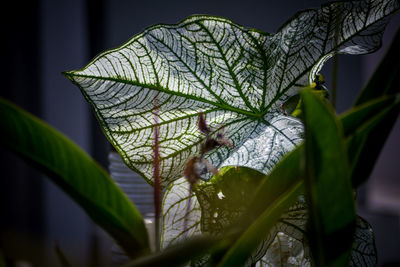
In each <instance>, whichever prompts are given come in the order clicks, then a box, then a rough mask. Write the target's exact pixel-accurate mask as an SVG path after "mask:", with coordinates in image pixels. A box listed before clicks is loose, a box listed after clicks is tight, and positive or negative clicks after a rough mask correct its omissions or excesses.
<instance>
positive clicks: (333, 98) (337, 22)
mask: <svg viewBox="0 0 400 267" xmlns="http://www.w3.org/2000/svg"><path fill="white" fill-rule="evenodd" d="M337 4H338V5H339V7H338V9H337V10H336V12H335V13H336V14H335V36H334V38H335V39H334V42H335V47H337V44H338V42H339V34H340V27H339V25H340V21H341V20H342V9H343V6H342V4H341V3H337ZM336 50H337V49H336ZM338 66H339V56H338V54H337V51H335V54H334V56H333V65H332V86H331V103H332V106H333V108H334V109H335V110H336V94H337V78H338Z"/></svg>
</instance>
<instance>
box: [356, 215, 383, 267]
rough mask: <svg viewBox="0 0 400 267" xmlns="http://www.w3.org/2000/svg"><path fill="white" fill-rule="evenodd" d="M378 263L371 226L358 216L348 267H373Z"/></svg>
mask: <svg viewBox="0 0 400 267" xmlns="http://www.w3.org/2000/svg"><path fill="white" fill-rule="evenodd" d="M377 263H378V259H377V252H376V246H375V236H374V232H373V230H372V227H371V225H369V223H368V222H367V221H366V220H365V219H363V218H362V217H360V216H358V218H357V225H356V232H355V236H354V243H353V249H352V253H351V259H350V266H351V267H356V266H366V267H375V266H376V265H377Z"/></svg>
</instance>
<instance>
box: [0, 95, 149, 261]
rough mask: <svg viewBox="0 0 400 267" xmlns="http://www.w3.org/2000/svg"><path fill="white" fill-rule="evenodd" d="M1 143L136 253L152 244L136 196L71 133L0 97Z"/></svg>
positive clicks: (127, 251)
mask: <svg viewBox="0 0 400 267" xmlns="http://www.w3.org/2000/svg"><path fill="white" fill-rule="evenodd" d="M0 135H1V138H0V145H1V146H4V147H7V148H9V149H11V150H12V151H13V152H16V153H17V154H18V155H20V156H21V157H22V158H23V159H25V160H27V161H28V162H29V163H32V164H33V165H34V166H35V167H37V168H39V169H40V170H42V171H43V172H44V173H46V174H47V177H49V178H50V179H51V180H52V181H53V182H54V183H55V184H56V185H58V186H59V187H60V188H61V189H62V190H64V192H65V193H66V194H68V195H69V196H70V197H71V198H72V199H73V200H74V201H76V202H77V203H78V204H79V205H80V206H81V207H82V208H83V209H84V210H85V211H86V213H87V214H88V215H89V216H90V218H91V219H92V220H93V221H94V222H95V223H97V224H98V225H99V226H100V227H102V228H103V229H104V230H105V231H106V232H108V233H109V234H110V235H111V236H112V237H113V238H114V239H115V240H116V241H117V242H118V243H119V245H120V246H121V247H122V248H123V249H124V250H125V251H126V253H127V254H128V255H130V256H132V257H134V256H138V255H140V254H143V253H145V252H148V250H149V243H148V237H147V231H146V228H145V225H144V222H143V219H142V217H141V216H140V213H139V212H138V210H137V209H136V208H135V207H134V206H133V204H132V202H130V200H129V199H128V198H127V197H126V196H125V195H124V194H123V192H122V191H121V189H120V188H119V187H118V186H117V185H115V183H114V182H113V181H112V180H111V178H110V177H109V175H108V174H107V172H106V171H105V170H104V169H103V168H102V167H100V165H98V164H97V163H96V162H95V161H94V160H93V159H92V158H90V157H89V156H88V155H87V154H86V153H85V152H84V151H83V150H81V149H80V148H79V147H78V146H77V145H76V144H74V143H73V142H72V141H71V140H70V139H68V138H67V137H65V136H64V135H62V134H61V133H60V132H58V131H56V130H55V129H53V128H52V127H50V126H49V125H47V124H46V123H44V122H43V121H41V120H39V119H38V118H36V117H34V116H32V115H30V114H28V113H27V112H25V111H23V110H21V109H20V108H18V107H17V106H15V105H13V104H11V103H9V102H7V101H5V100H2V99H0Z"/></svg>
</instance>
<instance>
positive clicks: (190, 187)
mask: <svg viewBox="0 0 400 267" xmlns="http://www.w3.org/2000/svg"><path fill="white" fill-rule="evenodd" d="M192 195H193V184H192V183H190V186H189V198H188V202H187V204H186V213H185V219H184V221H183V231H184V236H185V238H186V237H187V229H188V224H189V213H190V208H191V206H192Z"/></svg>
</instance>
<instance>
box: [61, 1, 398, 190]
mask: <svg viewBox="0 0 400 267" xmlns="http://www.w3.org/2000/svg"><path fill="white" fill-rule="evenodd" d="M398 8H399V3H398V1H397V0H390V1H387V0H368V1H367V0H365V1H353V2H344V3H337V2H336V3H330V4H327V5H324V6H322V8H321V9H318V10H306V11H303V12H299V13H298V14H296V15H295V16H294V17H292V18H291V19H290V20H289V21H288V22H287V23H286V24H285V25H284V26H282V27H281V28H280V29H279V31H278V32H277V33H276V34H268V33H262V32H260V31H256V30H250V29H246V28H244V27H242V26H239V25H237V24H235V23H233V22H232V21H230V20H227V19H224V18H218V17H212V16H192V17H189V18H187V19H185V20H183V21H182V22H180V23H179V24H177V25H156V26H153V27H150V28H148V29H147V30H145V31H144V32H142V33H141V34H139V35H137V36H135V37H133V38H132V39H131V40H130V41H128V42H127V43H126V44H124V45H122V46H121V47H119V48H117V49H113V50H110V51H107V52H104V53H103V54H101V55H99V56H98V57H96V58H95V59H94V60H93V61H92V62H90V63H89V65H87V66H86V67H85V68H83V69H81V70H77V71H70V72H66V73H65V75H66V76H67V77H68V78H69V79H70V80H71V81H73V82H74V83H75V84H76V85H78V86H79V87H80V89H81V91H82V93H83V95H84V96H85V98H86V99H87V100H88V101H89V102H90V103H91V104H92V106H93V108H94V110H95V113H96V114H97V117H98V119H99V121H100V123H101V125H102V127H103V129H104V132H105V134H106V135H107V137H108V138H109V140H110V142H111V143H112V144H113V145H114V146H115V148H116V149H117V151H118V152H119V153H120V154H121V155H122V157H123V159H124V161H125V162H126V163H127V165H128V166H129V167H130V168H132V169H133V170H135V171H137V172H138V173H140V174H142V175H143V177H145V179H146V180H147V181H148V182H149V183H152V175H153V146H154V144H153V143H154V138H153V136H154V135H153V130H154V119H153V117H154V113H155V109H156V108H157V109H159V111H158V114H159V133H160V136H159V140H160V155H161V173H160V175H161V177H162V178H163V186H166V185H167V184H168V183H170V182H171V181H173V180H176V179H179V178H180V177H181V176H182V172H183V169H184V166H185V163H186V162H187V160H188V159H189V157H190V156H192V155H195V154H199V152H200V146H199V144H200V143H201V142H202V140H204V136H202V135H201V134H200V132H199V131H198V129H197V117H198V114H199V113H200V112H203V113H204V114H205V116H206V119H207V122H208V124H209V125H211V126H212V128H213V130H214V132H216V131H218V130H219V129H221V128H224V129H225V130H226V135H227V137H228V138H229V139H231V140H232V142H233V144H234V145H235V149H230V148H227V147H221V148H219V149H217V150H215V151H213V152H212V153H209V154H208V155H207V159H208V160H209V161H210V162H211V163H212V164H213V165H215V166H217V167H218V168H219V167H223V166H229V165H233V166H236V165H237V166H245V167H250V168H253V169H256V170H259V171H261V172H263V173H265V174H267V173H268V172H270V171H271V170H272V168H273V167H274V165H275V164H276V163H277V162H278V161H279V159H281V158H282V156H283V155H284V154H285V153H287V152H288V151H290V150H292V149H293V148H294V147H295V145H296V144H298V143H299V142H300V141H301V132H302V130H303V129H302V124H301V123H300V122H299V121H298V120H297V119H294V118H292V117H289V116H285V115H284V114H283V113H282V111H281V109H280V106H281V105H282V104H283V103H285V102H286V100H287V99H288V98H290V97H291V96H292V95H295V94H296V93H298V91H299V90H300V88H301V87H302V86H304V85H307V84H309V83H310V81H312V80H313V79H314V77H315V74H316V73H317V72H318V71H319V69H320V68H321V67H322V65H323V63H324V62H325V61H326V60H327V59H328V58H329V57H330V56H331V55H332V54H333V53H334V51H337V52H339V53H347V54H364V53H369V52H372V51H374V50H375V49H377V48H378V47H379V46H380V37H381V35H382V31H383V29H384V26H385V25H386V23H387V22H388V20H389V15H391V14H393V13H394V12H395V11H396V10H397V9H398ZM338 9H340V10H341V15H342V16H341V19H340V20H338V19H336V18H335V16H334V15H335V14H336V13H337V12H336V10H338ZM336 22H337V23H338V25H336V24H335V23H336ZM336 27H338V28H339V29H340V30H339V38H338V40H337V42H336V40H335V38H334V36H333V32H334V31H333V29H335V28H336ZM336 43H337V46H336V45H335V44H336ZM204 178H205V179H209V178H210V175H209V174H208V175H206V176H205V177H204Z"/></svg>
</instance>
